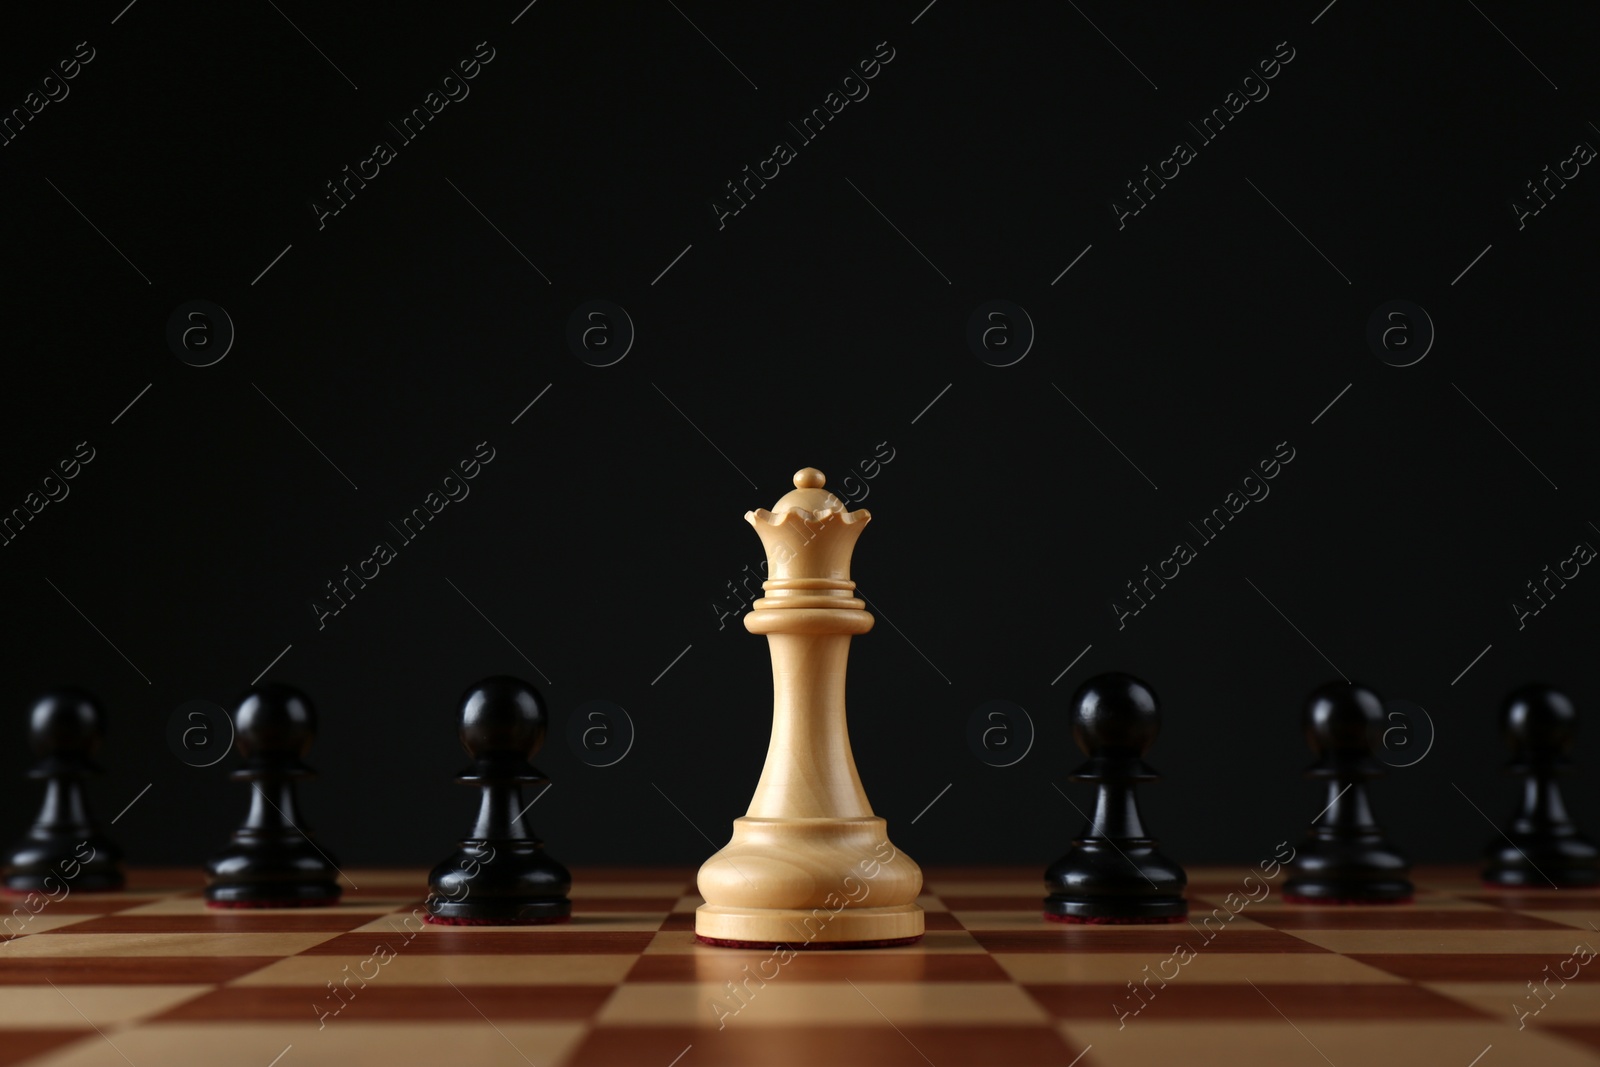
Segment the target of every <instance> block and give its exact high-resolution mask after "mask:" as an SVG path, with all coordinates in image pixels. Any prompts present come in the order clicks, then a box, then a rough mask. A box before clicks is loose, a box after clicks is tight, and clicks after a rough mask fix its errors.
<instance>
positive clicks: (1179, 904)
mask: <svg viewBox="0 0 1600 1067" xmlns="http://www.w3.org/2000/svg"><path fill="white" fill-rule="evenodd" d="M1073 702H1074V706H1073V710H1072V736H1073V738H1074V739H1075V740H1076V741H1077V742H1078V747H1079V748H1081V749H1083V751H1084V752H1085V753H1086V754H1087V755H1088V756H1089V759H1088V761H1087V762H1085V763H1084V764H1083V765H1082V766H1081V767H1079V768H1078V769H1077V770H1075V771H1073V772H1072V775H1071V778H1072V780H1073V781H1075V782H1094V783H1095V786H1096V788H1095V806H1094V818H1093V819H1091V820H1090V822H1089V825H1088V826H1086V827H1085V828H1084V829H1083V831H1082V832H1081V833H1080V834H1079V835H1078V836H1077V837H1076V838H1074V839H1073V841H1072V848H1071V850H1070V851H1068V852H1067V854H1066V855H1065V856H1062V857H1061V858H1060V859H1058V860H1056V862H1054V863H1052V864H1051V865H1050V867H1049V869H1047V870H1046V871H1045V872H1044V882H1045V888H1046V889H1047V890H1049V892H1050V895H1049V896H1047V897H1045V900H1044V917H1045V918H1046V919H1052V920H1055V921H1057V922H1083V923H1140V922H1176V921H1178V920H1180V919H1182V918H1183V917H1184V916H1186V915H1188V914H1189V905H1188V902H1187V901H1185V900H1184V899H1183V887H1184V885H1185V884H1186V883H1187V881H1188V879H1187V878H1186V877H1185V875H1184V873H1183V868H1182V867H1180V866H1178V865H1177V864H1176V863H1174V862H1173V861H1172V860H1170V859H1168V858H1167V857H1166V856H1163V855H1162V854H1161V853H1160V851H1158V850H1157V848H1156V840H1155V838H1153V837H1150V836H1148V835H1147V834H1146V833H1145V830H1144V822H1143V820H1141V819H1140V818H1139V802H1138V799H1137V797H1136V796H1135V792H1134V790H1135V787H1136V786H1137V784H1138V783H1139V782H1151V781H1155V780H1156V779H1157V778H1159V777H1160V776H1159V775H1158V774H1156V772H1155V771H1154V770H1153V769H1151V767H1150V765H1149V764H1147V763H1146V762H1145V761H1144V759H1143V756H1144V754H1145V753H1146V752H1147V751H1149V749H1150V746H1151V745H1152V744H1153V743H1154V742H1155V739H1156V734H1157V733H1158V732H1159V731H1160V729H1161V710H1160V706H1159V704H1158V702H1157V700H1156V694H1155V692H1154V690H1152V689H1151V688H1150V687H1149V686H1148V685H1145V684H1144V683H1143V682H1141V681H1139V679H1137V678H1135V677H1133V676H1132V675H1128V674H1115V673H1114V674H1102V675H1099V676H1097V677H1094V678H1091V679H1089V680H1088V681H1087V682H1085V683H1083V686H1082V687H1081V688H1079V690H1078V692H1077V695H1076V696H1074V697H1073Z"/></svg>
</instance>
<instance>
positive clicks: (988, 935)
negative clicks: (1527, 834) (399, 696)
mask: <svg viewBox="0 0 1600 1067" xmlns="http://www.w3.org/2000/svg"><path fill="white" fill-rule="evenodd" d="M1249 873H1250V872H1249V871H1247V870H1244V869H1239V870H1231V869H1223V868H1206V869H1199V870H1192V871H1191V872H1190V884H1191V888H1190V900H1191V907H1192V911H1193V913H1194V914H1193V918H1194V919H1195V922H1196V925H1195V926H1191V925H1188V924H1177V925H1162V926H1063V925H1060V924H1056V923H1046V922H1045V921H1043V919H1042V918H1041V916H1040V908H1039V904H1040V898H1041V895H1042V886H1041V881H1040V872H1039V871H1035V870H1024V869H1017V868H1007V869H999V868H967V869H942V870H941V869H933V870H929V871H927V872H926V888H925V892H924V896H923V898H922V900H921V904H922V906H923V908H924V909H926V911H927V919H928V924H927V925H928V933H927V936H926V937H925V938H924V939H923V941H922V942H921V943H919V944H917V945H914V946H908V947H901V948H889V949H875V950H861V951H828V952H801V953H798V954H797V955H795V956H794V958H792V959H787V960H783V961H780V960H778V959H774V958H773V954H772V953H770V952H762V951H743V950H729V949H719V948H709V947H706V946H701V945H697V944H696V943H695V941H694V934H693V929H694V917H693V911H694V908H695V907H696V906H697V905H698V904H699V903H700V898H699V897H698V896H696V895H695V891H694V878H693V872H692V871H687V870H659V869H632V870H619V869H606V870H589V871H578V872H575V879H574V881H575V889H574V892H573V920H572V922H571V923H570V924H564V925H555V926H539V927H514V928H513V927H499V928H496V927H437V926H427V927H423V928H421V929H420V932H415V931H417V929H418V925H419V924H417V923H415V922H411V923H409V924H408V923H406V922H404V921H403V920H404V918H405V916H406V915H407V914H408V913H409V912H411V911H412V909H413V908H416V907H418V906H419V905H420V903H421V897H422V887H423V885H424V882H423V875H422V874H421V873H420V872H415V871H411V872H396V871H356V870H353V871H351V872H349V874H350V878H351V880H352V881H353V883H354V885H355V886H356V888H349V887H347V889H346V897H345V899H344V901H343V902H342V903H341V904H340V905H339V906H338V907H336V908H311V909H300V910H292V911H230V912H216V911H210V910H207V909H206V908H205V906H204V904H203V902H202V901H201V898H200V895H199V890H200V883H199V880H198V879H197V878H196V877H195V875H193V874H192V873H190V872H164V871H135V872H133V875H132V877H131V879H130V888H129V890H128V891H127V892H126V893H122V894H115V895H100V896H92V895H88V894H72V895H69V896H67V897H66V898H64V899H62V900H60V901H59V902H56V903H51V904H49V905H47V906H45V907H44V908H42V909H41V910H40V911H39V912H38V913H37V914H36V915H34V916H33V918H32V919H31V920H30V921H29V922H28V923H27V924H26V926H25V927H24V928H23V932H22V933H21V934H20V935H18V936H15V937H13V938H12V939H11V940H8V941H6V942H4V944H0V1064H23V1063H25V1064H30V1065H39V1067H44V1065H51V1067H126V1065H129V1064H131V1065H133V1067H186V1065H189V1064H196V1065H199V1064H204V1065H207V1067H216V1065H219V1064H221V1065H229V1067H272V1065H276V1067H303V1065H309V1064H338V1065H341V1067H350V1065H357V1064H396V1065H399V1064H405V1065H412V1064H416V1065H446V1064H448V1065H460V1067H476V1065H480V1064H481V1065H486V1067H487V1065H506V1067H524V1065H527V1064H534V1065H536V1067H590V1065H597V1064H631V1065H640V1067H722V1065H740V1067H743V1065H747V1064H773V1065H786V1064H794V1065H807V1067H810V1065H821V1067H833V1065H836V1067H851V1065H856V1064H861V1065H870V1067H902V1065H906V1067H926V1065H930V1064H931V1065H932V1067H969V1065H980V1064H981V1065H984V1067H989V1065H1004V1067H1023V1065H1027V1064H1048V1065H1053V1067H1069V1065H1072V1064H1077V1065H1079V1067H1096V1065H1098V1067H1121V1065H1136V1064H1162V1065H1173V1067H1177V1065H1202V1064H1227V1065H1229V1067H1236V1065H1240V1064H1263V1065H1266V1064H1270V1065H1275V1067H1276V1065H1284V1067H1294V1065H1300V1064H1305V1065H1308V1067H1326V1065H1327V1064H1330V1063H1331V1064H1334V1065H1336V1067H1383V1065H1387V1064H1403V1065H1405V1067H1421V1065H1424V1064H1443V1065H1446V1067H1470V1065H1476V1067H1504V1065H1510V1064H1518V1065H1521V1064H1537V1065H1540V1067H1562V1065H1565V1064H1600V963H1590V962H1589V961H1588V960H1586V959H1584V961H1583V962H1582V963H1580V962H1578V960H1580V959H1583V955H1582V954H1581V953H1580V954H1578V955H1577V956H1576V957H1575V954H1574V953H1575V949H1576V948H1577V947H1578V946H1580V945H1588V946H1590V947H1591V948H1593V947H1600V891H1578V890H1572V891H1566V890H1564V891H1555V890H1546V891H1543V892H1509V891H1498V890H1488V889H1485V888H1483V887H1482V886H1481V885H1479V884H1478V882H1477V881H1476V879H1475V877H1474V875H1473V872H1472V871H1470V870H1466V869H1460V870H1444V869H1432V870H1423V871H1420V872H1419V874H1418V889H1419V892H1418V895H1417V899H1416V902H1415V903H1414V904H1411V905H1405V906H1393V907H1372V906H1363V907H1343V908H1337V907H1310V906H1300V905H1288V904H1285V903H1283V902H1282V900H1281V897H1280V895H1279V886H1278V884H1276V883H1268V884H1269V885H1271V893H1270V894H1269V895H1267V896H1266V897H1264V898H1263V899H1261V900H1259V901H1255V902H1251V903H1248V904H1245V905H1243V906H1242V907H1240V901H1241V900H1242V899H1243V898H1242V896H1241V897H1234V898H1232V899H1231V901H1230V900H1229V898H1228V894H1229V893H1235V892H1239V893H1242V892H1243V891H1244V889H1245V888H1248V889H1250V890H1251V891H1252V892H1254V893H1255V895H1257V896H1260V888H1259V887H1260V884H1261V883H1259V882H1256V881H1252V882H1249V883H1246V882H1245V878H1246V876H1247V875H1248V874H1249ZM1279 882H1280V883H1281V876H1280V878H1279ZM35 903H37V902H35ZM1230 905H1231V907H1232V908H1234V909H1237V914H1235V915H1234V916H1233V918H1231V919H1230V920H1228V922H1227V923H1226V925H1223V924H1222V923H1221V922H1220V921H1219V920H1215V919H1214V920H1213V921H1212V922H1211V923H1208V924H1201V923H1200V919H1201V918H1202V917H1203V916H1205V915H1208V914H1211V913H1212V912H1213V910H1214V909H1218V910H1217V914H1218V915H1227V914H1230V912H1229V907H1230ZM13 925H15V924H13ZM1218 927H1220V930H1219V931H1218V932H1216V933H1215V934H1214V936H1213V937H1212V938H1211V939H1210V940H1209V941H1207V940H1206V937H1205V932H1206V931H1211V930H1214V929H1217V928H1218ZM1180 943H1187V944H1188V945H1189V946H1190V947H1191V949H1192V950H1193V955H1192V957H1191V958H1187V959H1186V960H1184V961H1183V962H1181V963H1180V962H1178V961H1177V959H1176V958H1175V948H1176V947H1177V945H1178V944H1180ZM380 945H383V946H386V947H387V950H388V951H387V952H383V951H380V949H379V946H380ZM1147 967H1148V968H1149V970H1148V971H1146V970H1145V968H1147ZM747 968H748V969H747ZM1575 971H1576V974H1575V975H1574V972H1575ZM1174 972H1176V976H1175V977H1172V978H1171V979H1170V980H1168V981H1166V982H1165V985H1162V978H1161V975H1162V974H1163V973H1164V974H1165V975H1173V974H1174ZM1561 974H1565V975H1566V976H1568V977H1567V978H1566V979H1565V981H1564V984H1563V980H1562V978H1561V977H1560V975H1561ZM1151 975H1155V976H1156V977H1155V978H1153V979H1150V980H1149V981H1148V983H1146V979H1147V978H1149V977H1150V976H1151ZM363 976H370V977H366V978H364V977H363ZM752 976H753V977H752ZM1545 979H1549V982H1548V985H1545V984H1543V983H1544V980H1545ZM1530 981H1531V982H1533V983H1534V984H1535V985H1536V986H1538V987H1539V989H1540V991H1541V994H1542V997H1541V999H1538V1000H1536V999H1534V996H1533V994H1532V993H1530V991H1529V988H1528V985H1527V983H1529V982H1530ZM363 982H364V984H363ZM729 982H733V983H735V986H736V987H737V988H738V989H739V991H740V992H739V997H738V998H735V997H734V996H733V995H732V994H730V992H729V988H728V983H729ZM1130 982H1131V983H1134V984H1135V985H1137V986H1138V987H1139V989H1140V990H1141V993H1142V997H1143V999H1142V1000H1140V999H1135V995H1134V993H1133V992H1132V991H1131V990H1130V988H1129V983H1130ZM332 987H339V988H340V992H339V993H338V994H336V993H335V992H333V991H332ZM346 990H348V992H346ZM1141 1003H1142V1004H1143V1007H1142V1009H1140V1010H1139V1013H1138V1014H1137V1015H1134V1014H1131V1012H1132V1011H1133V1010H1134V1009H1136V1008H1139V1006H1140V1004H1141ZM717 1004H720V1005H721V1006H722V1010H721V1011H720V1012H719V1010H718V1009H717V1008H716V1007H714V1005H717ZM1514 1004H1520V1005H1522V1006H1523V1008H1524V1010H1525V1011H1532V1010H1533V1009H1534V1008H1537V1007H1539V1005H1540V1004H1543V1007H1542V1009H1540V1010H1539V1012H1538V1014H1537V1015H1528V1016H1527V1017H1526V1018H1525V1019H1524V1020H1523V1022H1524V1025H1523V1026H1522V1028H1520V1029H1519V1027H1518V1022H1517V1018H1518V1017H1517V1013H1516V1011H1515V1010H1514V1008H1513V1005H1514ZM335 1010H337V1014H334V1012H335ZM1119 1010H1121V1011H1125V1012H1128V1013H1129V1014H1127V1015H1126V1016H1125V1017H1123V1018H1121V1019H1120V1020H1119V1017H1118V1011H1119ZM324 1012H326V1013H327V1014H326V1015H323V1014H321V1013H324ZM719 1021H720V1023H721V1025H720V1026H719Z"/></svg>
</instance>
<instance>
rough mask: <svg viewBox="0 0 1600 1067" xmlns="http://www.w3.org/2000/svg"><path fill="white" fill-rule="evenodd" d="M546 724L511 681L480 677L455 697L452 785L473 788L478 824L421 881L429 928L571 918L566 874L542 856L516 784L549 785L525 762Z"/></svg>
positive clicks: (533, 698) (541, 711)
mask: <svg viewBox="0 0 1600 1067" xmlns="http://www.w3.org/2000/svg"><path fill="white" fill-rule="evenodd" d="M548 721H549V720H548V717H547V716H546V714H545V708H544V702H543V701H542V700H541V699H540V698H539V694H538V692H537V691H536V690H535V689H534V688H533V686H531V685H529V684H528V683H527V682H524V681H522V680H521V679H519V678H511V677H506V676H500V677H495V678H486V679H484V680H483V681H481V682H479V683H478V684H477V685H474V686H473V687H472V688H471V689H469V690H467V692H466V695H465V696H463V697H462V698H461V709H460V713H459V724H460V737H461V747H463V748H465V749H466V750H467V755H468V756H470V757H472V763H471V765H469V766H468V767H467V768H466V769H465V770H464V771H462V772H461V773H460V774H459V775H457V776H456V781H457V782H460V783H461V784H463V785H470V786H476V787H477V789H478V791H479V794H480V796H479V801H478V818H477V821H476V822H474V823H473V826H472V830H471V831H470V832H469V833H468V834H467V836H466V838H465V839H464V840H462V841H461V842H460V846H459V847H458V848H457V849H456V851H455V853H454V854H453V855H451V856H450V857H449V858H448V859H446V860H444V861H443V862H442V863H440V864H439V865H438V866H437V867H435V868H434V869H433V872H432V873H431V874H430V875H429V876H428V888H429V890H430V892H429V895H428V902H427V904H428V915H427V918H428V921H429V922H433V923H446V924H457V925H496V926H498V925H526V924H531V923H555V922H565V921H566V920H567V919H568V917H570V916H571V914H572V904H571V903H570V902H569V901H568V900H567V892H568V891H569V890H570V889H571V888H572V876H571V875H570V874H568V873H567V869H566V868H565V867H563V866H562V865H561V864H559V863H557V862H556V861H555V860H553V859H551V858H550V857H549V856H547V855H545V852H544V843H543V842H542V841H540V840H539V839H538V838H537V837H535V836H533V831H532V830H530V829H529V828H528V824H527V823H526V822H525V821H524V816H525V815H526V814H527V811H528V808H530V807H532V801H524V800H523V798H522V788H523V786H534V787H537V788H539V789H544V788H547V787H548V786H549V784H550V780H549V779H548V778H546V777H545V776H544V775H543V774H542V773H541V772H540V771H539V770H538V769H537V768H535V767H534V766H533V765H532V764H531V763H529V762H528V761H529V759H530V758H531V757H532V756H533V754H534V753H536V752H538V751H539V747H540V746H541V745H543V744H544V738H545V731H546V729H547V727H548ZM539 795H540V794H538V793H535V794H534V800H537V799H538V798H539Z"/></svg>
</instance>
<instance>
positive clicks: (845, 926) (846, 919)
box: [694, 904, 923, 949]
mask: <svg viewBox="0 0 1600 1067" xmlns="http://www.w3.org/2000/svg"><path fill="white" fill-rule="evenodd" d="M694 933H695V938H696V939H697V940H699V941H701V942H703V943H705V944H708V945H715V944H722V943H726V944H727V945H731V946H736V947H756V948H760V947H764V946H770V945H785V946H787V947H789V948H794V949H802V948H875V947H880V946H883V945H893V944H910V943H912V942H913V941H916V940H917V939H918V938H920V937H921V936H922V934H923V918H922V909H921V908H919V907H917V906H916V905H915V904H891V905H885V906H883V907H879V908H849V907H847V908H842V909H840V910H839V911H833V910H831V909H830V908H827V907H818V908H811V909H800V908H735V907H728V906H726V905H716V904H702V905H700V907H699V908H697V909H696V910H695V913H694Z"/></svg>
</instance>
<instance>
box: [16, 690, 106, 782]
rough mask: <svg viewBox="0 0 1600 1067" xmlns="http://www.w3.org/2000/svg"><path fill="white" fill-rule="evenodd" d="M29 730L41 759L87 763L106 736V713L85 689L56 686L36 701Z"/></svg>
mask: <svg viewBox="0 0 1600 1067" xmlns="http://www.w3.org/2000/svg"><path fill="white" fill-rule="evenodd" d="M28 732H29V734H30V740H31V741H32V743H33V754H34V755H36V756H38V757H39V758H40V759H44V760H66V761H75V762H80V763H84V764H87V763H89V761H90V758H91V757H92V756H93V755H94V753H95V750H96V749H98V748H99V747H100V742H101V741H102V740H103V739H104V738H105V734H106V718H105V713H104V712H103V711H101V710H100V702H99V701H97V700H95V698H94V697H92V696H90V695H89V694H88V693H85V692H84V691H83V690H81V689H54V690H51V691H50V692H48V693H45V694H44V695H43V696H41V697H40V698H39V699H38V700H37V701H35V702H34V705H33V712H32V714H30V715H29V717H28Z"/></svg>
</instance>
